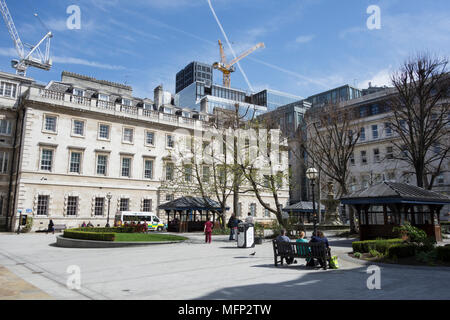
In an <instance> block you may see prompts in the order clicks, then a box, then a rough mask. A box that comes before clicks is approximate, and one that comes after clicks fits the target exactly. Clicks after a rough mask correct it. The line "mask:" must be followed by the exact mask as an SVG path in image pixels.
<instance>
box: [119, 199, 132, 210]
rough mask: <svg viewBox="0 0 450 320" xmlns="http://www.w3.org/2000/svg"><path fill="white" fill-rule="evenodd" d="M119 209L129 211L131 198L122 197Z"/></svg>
mask: <svg viewBox="0 0 450 320" xmlns="http://www.w3.org/2000/svg"><path fill="white" fill-rule="evenodd" d="M119 210H120V211H129V210H130V199H128V198H121V199H120V203H119Z"/></svg>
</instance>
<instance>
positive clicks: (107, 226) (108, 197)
mask: <svg viewBox="0 0 450 320" xmlns="http://www.w3.org/2000/svg"><path fill="white" fill-rule="evenodd" d="M111 198H112V194H111V192H108V194H107V195H106V199H108V218H107V220H106V228H109V208H110V206H111Z"/></svg>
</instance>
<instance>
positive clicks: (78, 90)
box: [73, 88, 84, 97]
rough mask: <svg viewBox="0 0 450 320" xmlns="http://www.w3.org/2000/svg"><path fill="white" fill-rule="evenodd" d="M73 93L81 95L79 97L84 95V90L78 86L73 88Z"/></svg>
mask: <svg viewBox="0 0 450 320" xmlns="http://www.w3.org/2000/svg"><path fill="white" fill-rule="evenodd" d="M73 95H74V96H79V97H83V96H84V91H83V90H81V89H78V88H73Z"/></svg>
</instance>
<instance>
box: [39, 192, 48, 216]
mask: <svg viewBox="0 0 450 320" xmlns="http://www.w3.org/2000/svg"><path fill="white" fill-rule="evenodd" d="M48 200H49V196H38V203H37V215H38V216H46V215H48Z"/></svg>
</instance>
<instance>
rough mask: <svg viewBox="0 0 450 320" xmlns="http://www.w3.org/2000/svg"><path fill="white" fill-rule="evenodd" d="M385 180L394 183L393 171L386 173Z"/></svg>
mask: <svg viewBox="0 0 450 320" xmlns="http://www.w3.org/2000/svg"><path fill="white" fill-rule="evenodd" d="M387 180H388V181H395V172H394V171H388V172H387Z"/></svg>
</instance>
